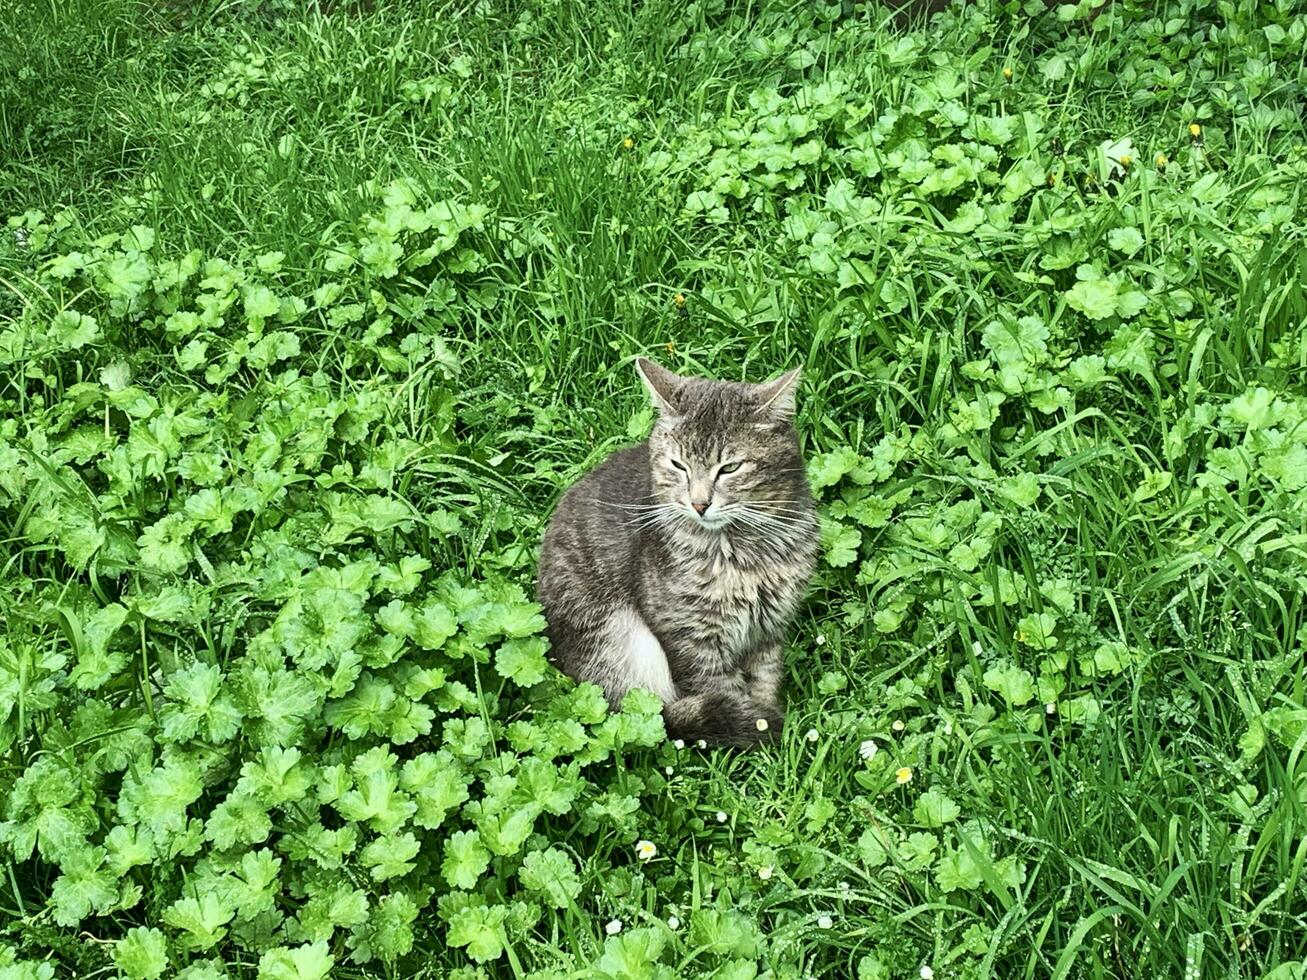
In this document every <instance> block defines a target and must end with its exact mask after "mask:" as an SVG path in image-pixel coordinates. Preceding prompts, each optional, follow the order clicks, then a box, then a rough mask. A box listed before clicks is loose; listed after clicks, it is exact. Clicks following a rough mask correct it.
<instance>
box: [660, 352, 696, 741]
mask: <svg viewBox="0 0 1307 980" xmlns="http://www.w3.org/2000/svg"><path fill="white" fill-rule="evenodd" d="M663 349H664V350H665V351H667V353H669V354H675V353H676V341H674V340H669V341H667V343H665V344H663ZM677 741H678V742H679V741H680V739H677ZM679 747H680V748H684V746H683V745H682V746H679ZM699 748H703V746H702V745H701V746H699Z"/></svg>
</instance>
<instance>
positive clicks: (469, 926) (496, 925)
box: [445, 905, 508, 963]
mask: <svg viewBox="0 0 1307 980" xmlns="http://www.w3.org/2000/svg"><path fill="white" fill-rule="evenodd" d="M507 917H508V910H507V909H506V908H504V907H503V906H502V905H488V906H487V905H481V906H477V905H473V906H468V907H467V908H465V909H462V910H461V911H460V912H458V913H457V914H456V915H455V916H454V917H453V918H452V919H451V920H450V922H449V932H448V933H446V935H445V941H446V942H448V943H449V945H450V946H453V947H454V948H456V949H459V948H464V947H465V948H466V949H467V955H468V956H470V957H471V958H472V959H473V960H475V961H476V962H478V963H486V962H488V961H490V960H495V959H498V958H499V957H500V955H501V954H502V953H503V951H504V943H505V942H506V941H507V940H506V938H505V936H504V920H505V919H506V918H507Z"/></svg>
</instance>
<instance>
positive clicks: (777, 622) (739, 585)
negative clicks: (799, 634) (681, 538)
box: [663, 553, 803, 654]
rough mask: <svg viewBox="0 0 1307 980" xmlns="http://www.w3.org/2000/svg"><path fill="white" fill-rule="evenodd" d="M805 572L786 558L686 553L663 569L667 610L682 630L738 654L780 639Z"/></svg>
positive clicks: (671, 623)
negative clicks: (746, 559)
mask: <svg viewBox="0 0 1307 980" xmlns="http://www.w3.org/2000/svg"><path fill="white" fill-rule="evenodd" d="M802 584H803V581H802V574H801V572H800V571H799V570H798V569H793V568H790V567H788V566H787V565H785V564H783V563H776V564H769V565H758V564H752V565H749V564H744V563H741V562H739V561H734V560H732V558H731V556H730V555H729V554H723V553H717V554H707V555H696V556H691V557H685V558H683V559H682V561H680V562H678V563H677V564H676V565H675V566H673V567H672V568H669V569H666V570H665V578H664V582H663V586H664V589H665V590H666V595H667V597H668V599H669V600H670V601H669V602H668V604H667V605H665V606H664V609H663V612H664V615H665V616H666V618H667V620H668V625H669V626H672V627H674V628H675V629H677V630H678V631H679V632H681V633H682V634H683V635H685V634H690V635H694V634H697V635H698V636H699V637H700V638H701V640H702V641H703V642H704V643H705V644H706V645H709V646H715V647H717V648H718V649H719V650H721V651H722V652H723V653H730V654H740V653H744V652H746V651H748V650H751V649H753V648H755V647H756V646H758V645H759V644H760V643H763V642H765V641H769V640H774V639H777V638H778V634H779V633H780V632H781V631H783V629H784V627H785V624H786V622H787V621H788V619H789V617H790V615H791V614H792V613H793V610H794V606H795V603H796V601H797V597H798V594H799V591H800V590H801V588H802Z"/></svg>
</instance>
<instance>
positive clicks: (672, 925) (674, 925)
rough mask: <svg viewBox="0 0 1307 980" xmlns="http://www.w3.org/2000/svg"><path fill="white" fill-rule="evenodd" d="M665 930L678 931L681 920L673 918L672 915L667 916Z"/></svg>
mask: <svg viewBox="0 0 1307 980" xmlns="http://www.w3.org/2000/svg"><path fill="white" fill-rule="evenodd" d="M667 928H668V929H679V928H681V920H680V919H678V918H677V917H676V916H674V915H669V916H668V917H667Z"/></svg>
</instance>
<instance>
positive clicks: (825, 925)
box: [817, 915, 835, 929]
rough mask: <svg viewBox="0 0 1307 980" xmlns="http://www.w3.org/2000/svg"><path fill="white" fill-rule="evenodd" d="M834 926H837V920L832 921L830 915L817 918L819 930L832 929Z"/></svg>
mask: <svg viewBox="0 0 1307 980" xmlns="http://www.w3.org/2000/svg"><path fill="white" fill-rule="evenodd" d="M834 924H835V920H834V919H832V918H831V917H830V916H829V915H819V916H817V928H818V929H829V928H830V927H831V926H833V925H834Z"/></svg>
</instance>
